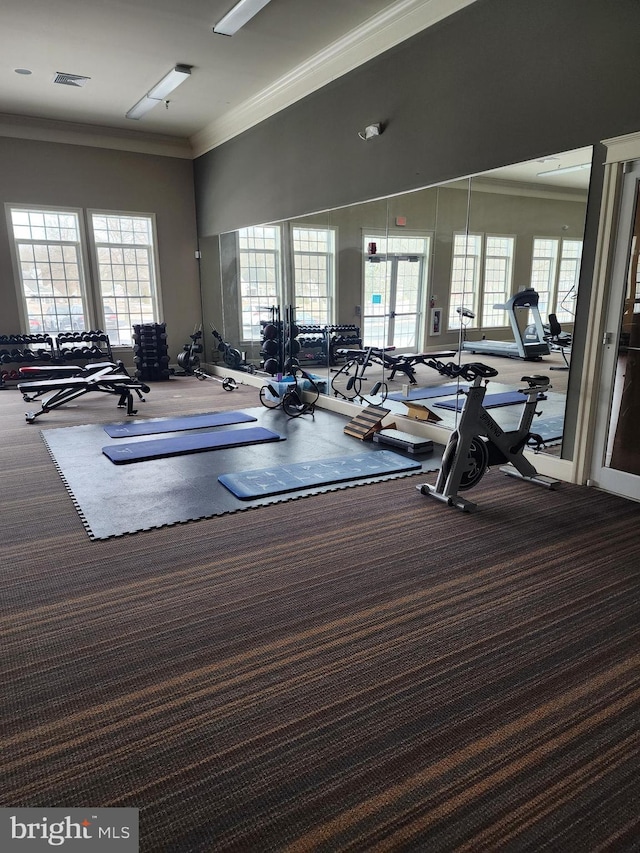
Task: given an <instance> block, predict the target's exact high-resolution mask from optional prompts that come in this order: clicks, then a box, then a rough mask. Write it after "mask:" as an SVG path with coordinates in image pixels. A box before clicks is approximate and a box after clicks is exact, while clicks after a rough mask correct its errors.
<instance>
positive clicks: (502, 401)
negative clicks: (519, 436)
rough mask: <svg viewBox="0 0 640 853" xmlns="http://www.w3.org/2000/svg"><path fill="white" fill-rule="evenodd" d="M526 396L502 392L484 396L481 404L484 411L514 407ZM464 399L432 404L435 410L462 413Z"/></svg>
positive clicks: (512, 392)
mask: <svg viewBox="0 0 640 853" xmlns="http://www.w3.org/2000/svg"><path fill="white" fill-rule="evenodd" d="M526 399H527V398H526V396H525V395H524V394H521V393H520V392H519V391H504V392H503V393H502V394H486V395H485V398H484V402H483V404H482V405H483V406H484V408H485V409H496V408H498V407H499V406H515V405H516V404H517V403H524V402H525V400H526ZM538 399H539V400H546V397H540V396H539V397H538ZM464 401H465V398H464V397H458V399H457V400H443V401H442V402H441V403H434V404H433V405H434V407H435V408H436V409H452V410H453V411H454V412H455V411H458V412H460V411H462V407H463V406H464Z"/></svg>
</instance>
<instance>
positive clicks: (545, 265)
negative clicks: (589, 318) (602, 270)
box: [531, 237, 582, 324]
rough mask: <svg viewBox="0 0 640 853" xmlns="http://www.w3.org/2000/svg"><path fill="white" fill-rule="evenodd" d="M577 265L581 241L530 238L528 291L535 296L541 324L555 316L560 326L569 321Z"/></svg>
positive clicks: (576, 287) (578, 267)
mask: <svg viewBox="0 0 640 853" xmlns="http://www.w3.org/2000/svg"><path fill="white" fill-rule="evenodd" d="M581 263H582V240H560V239H558V238H556V237H536V238H534V241H533V253H532V259H531V287H532V288H533V289H534V290H535V291H536V293H537V294H538V310H539V311H540V315H541V317H542V318H543V321H546V319H547V317H548V316H549V314H555V315H556V317H557V319H558V322H559V323H560V324H562V323H571V322H572V321H573V315H574V311H573V306H574V305H575V298H576V296H577V293H578V280H579V277H580V265H581Z"/></svg>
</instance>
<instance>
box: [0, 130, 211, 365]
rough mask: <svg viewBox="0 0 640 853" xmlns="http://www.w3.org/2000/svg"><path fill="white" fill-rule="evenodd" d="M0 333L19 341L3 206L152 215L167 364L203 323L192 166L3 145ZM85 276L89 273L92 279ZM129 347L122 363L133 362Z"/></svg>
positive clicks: (77, 149)
mask: <svg viewBox="0 0 640 853" xmlns="http://www.w3.org/2000/svg"><path fill="white" fill-rule="evenodd" d="M0 201H1V202H2V207H3V211H2V215H0V299H1V303H0V304H1V305H2V310H1V311H0V334H5V335H9V334H19V333H23V334H24V333H26V332H28V331H29V330H28V329H25V328H21V327H20V319H19V317H20V314H19V310H18V297H17V291H16V286H15V282H14V271H13V268H12V264H11V256H10V250H9V246H10V243H9V240H10V237H9V234H8V230H7V219H6V216H5V215H4V207H5V205H6V204H7V203H8V204H30V205H34V206H38V205H47V206H56V207H73V208H82V209H83V210H88V209H91V208H96V209H100V210H113V211H119V212H137V213H154V214H155V215H156V226H157V237H158V255H159V264H160V269H159V276H160V286H161V302H162V310H163V317H162V319H163V320H165V321H166V323H167V333H168V338H169V352H170V355H171V358H172V361H174V360H175V357H176V355H177V353H179V352H180V351H181V350H182V346H183V344H184V343H186V342H188V340H189V335H190V334H191V333H192V332H193V328H194V325H196V324H199V323H200V322H201V306H200V284H199V271H198V261H197V260H196V258H195V254H194V253H195V251H196V249H197V236H196V234H197V231H196V219H195V201H194V186H193V164H192V162H191V161H190V160H184V159H178V158H173V157H161V156H155V155H146V154H135V153H131V152H125V151H112V150H107V149H103V148H90V147H85V146H80V145H64V144H58V143H45V142H38V141H31V140H23V139H10V138H0ZM89 274H90V273H89ZM131 355H132V354H131V351H130V350H129V349H128V348H127V349H126V350H125V351H124V352H123V353H119V356H124V357H125V359H124V360H125V361H126V362H128V363H132V361H130V359H131Z"/></svg>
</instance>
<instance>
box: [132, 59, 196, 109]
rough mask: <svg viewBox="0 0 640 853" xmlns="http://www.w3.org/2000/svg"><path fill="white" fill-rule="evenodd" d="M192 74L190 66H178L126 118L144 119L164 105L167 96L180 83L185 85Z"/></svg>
mask: <svg viewBox="0 0 640 853" xmlns="http://www.w3.org/2000/svg"><path fill="white" fill-rule="evenodd" d="M190 74H191V66H190V65H176V67H175V68H172V69H171V71H170V72H169V73H168V74H165V76H164V77H163V78H162V80H160V82H158V83H156V85H155V86H154V87H153V88H152V89H149V91H148V92H147V94H146V95H145V96H144V97H143V98H140V100H139V101H138V103H137V104H135V106H133V107H131V109H130V110H129V112H128V113H127V115H126V118H133V119H139V118H142V116H143V115H145V113H148V112H149V110H152V109H153V108H154V107H157V106H158V104H160V103H162V101H163V100H164V99H165V98H166V97H167V95H168V94H170V93H171V92H173V90H174V89H177V88H178V86H179V85H180V83H183V82H184V81H185V80H186V79H187V77H189V75H190Z"/></svg>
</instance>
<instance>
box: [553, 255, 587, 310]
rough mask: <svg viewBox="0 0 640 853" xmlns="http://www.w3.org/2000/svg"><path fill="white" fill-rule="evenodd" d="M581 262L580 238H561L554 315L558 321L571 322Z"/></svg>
mask: <svg viewBox="0 0 640 853" xmlns="http://www.w3.org/2000/svg"><path fill="white" fill-rule="evenodd" d="M581 264H582V240H563V241H562V251H561V253H560V267H559V270H558V291H557V296H556V306H555V307H556V311H555V313H556V317H557V318H558V322H559V323H561V324H562V323H572V322H573V318H574V315H575V300H576V297H577V295H578V281H579V278H580V266H581Z"/></svg>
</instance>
